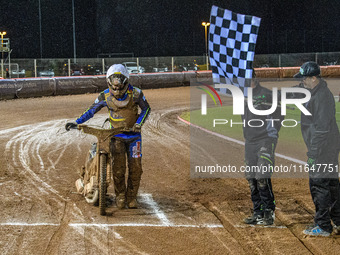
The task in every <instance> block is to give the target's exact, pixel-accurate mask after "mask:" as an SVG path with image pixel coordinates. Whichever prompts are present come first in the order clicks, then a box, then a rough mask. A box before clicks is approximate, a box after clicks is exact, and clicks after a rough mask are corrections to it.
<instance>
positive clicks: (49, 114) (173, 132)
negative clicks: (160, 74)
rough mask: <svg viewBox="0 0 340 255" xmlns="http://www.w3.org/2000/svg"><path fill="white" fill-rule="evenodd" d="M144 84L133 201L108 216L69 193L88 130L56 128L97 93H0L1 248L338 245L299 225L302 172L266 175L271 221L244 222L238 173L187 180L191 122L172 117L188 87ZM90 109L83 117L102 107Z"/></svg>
mask: <svg viewBox="0 0 340 255" xmlns="http://www.w3.org/2000/svg"><path fill="white" fill-rule="evenodd" d="M144 93H145V95H146V97H147V99H148V101H149V103H150V105H151V107H152V113H151V115H150V118H149V120H148V122H147V124H146V125H145V126H144V127H143V170H144V174H143V176H142V183H141V188H140V194H139V202H140V208H139V209H135V210H128V209H125V210H120V211H118V210H117V209H116V208H115V207H114V206H112V207H110V208H109V211H110V213H109V215H108V216H100V215H99V210H98V208H97V207H93V206H90V205H88V204H87V203H86V202H85V200H84V199H83V198H82V197H81V196H80V195H78V194H76V193H75V192H76V190H75V186H74V182H75V180H76V179H77V178H78V174H77V170H78V169H79V168H80V167H81V166H82V165H83V164H84V161H85V157H86V154H87V152H88V150H89V147H90V143H91V142H93V141H95V139H94V138H93V137H91V136H85V135H82V134H80V133H79V132H78V131H71V132H65V131H64V125H65V123H66V122H67V121H68V120H73V119H75V118H76V117H77V116H79V115H80V114H81V113H82V112H83V111H84V110H85V109H86V108H87V107H88V106H89V105H91V104H92V102H93V101H94V99H95V98H96V94H88V95H77V96H62V97H50V98H37V99H20V100H12V101H2V102H0V109H1V126H0V148H1V151H2V152H3V153H2V155H1V157H0V167H1V168H0V206H1V211H0V236H1V238H0V253H1V254H187V255H188V254H338V252H339V250H340V239H338V238H337V237H336V236H332V237H330V238H311V237H305V236H304V235H303V234H302V230H303V229H304V228H305V226H306V224H309V223H311V222H312V218H313V214H314V208H313V203H312V200H311V197H310V193H309V188H308V180H305V179H274V180H273V189H274V192H275V195H276V201H277V210H276V220H275V225H273V226H271V227H260V226H257V227H254V226H247V225H245V224H243V223H242V219H243V218H244V217H245V216H247V215H248V214H249V213H250V208H251V207H252V205H251V201H250V194H249V188H248V185H247V183H246V181H245V180H244V179H190V173H189V155H190V139H189V135H190V134H189V127H188V126H187V125H186V124H184V123H182V122H180V121H179V120H178V119H177V116H178V114H180V113H181V112H182V111H183V110H186V109H188V108H189V88H174V89H159V90H146V91H144ZM97 115H98V116H97V117H96V118H95V119H93V120H91V121H90V124H97V123H98V122H100V120H102V119H104V118H105V117H106V110H105V109H103V110H102V111H101V112H100V113H98V114H97ZM219 142H221V141H217V140H216V143H214V146H219V144H218V143H219ZM223 142H224V143H226V142H227V141H223ZM198 146H202V149H205V150H206V151H207V153H208V152H209V150H208V147H206V146H209V145H198ZM203 147H204V148H203ZM230 148H231V149H230V151H228V152H226V156H227V157H230V159H231V161H232V163H233V164H235V165H241V164H243V151H244V148H243V147H242V146H241V145H237V144H233V143H231V142H230ZM284 150H285V148H281V151H279V152H280V153H284ZM286 150H288V149H286ZM303 154H304V153H301V155H303ZM299 159H300V160H304V158H303V157H302V158H299ZM277 163H278V164H280V163H281V164H286V163H287V161H284V160H280V159H278V160H277ZM111 192H112V190H111Z"/></svg>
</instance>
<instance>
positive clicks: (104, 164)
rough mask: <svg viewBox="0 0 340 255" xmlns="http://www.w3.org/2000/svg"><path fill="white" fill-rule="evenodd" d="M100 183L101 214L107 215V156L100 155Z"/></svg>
mask: <svg viewBox="0 0 340 255" xmlns="http://www.w3.org/2000/svg"><path fill="white" fill-rule="evenodd" d="M99 171H100V178H99V180H100V183H99V212H100V215H105V214H106V211H105V208H106V174H107V155H106V154H101V155H100V169H99Z"/></svg>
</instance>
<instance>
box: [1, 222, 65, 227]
mask: <svg viewBox="0 0 340 255" xmlns="http://www.w3.org/2000/svg"><path fill="white" fill-rule="evenodd" d="M0 226H20V227H26V226H27V227H39V226H57V227H58V226H60V224H56V223H44V222H38V223H25V222H2V223H0Z"/></svg>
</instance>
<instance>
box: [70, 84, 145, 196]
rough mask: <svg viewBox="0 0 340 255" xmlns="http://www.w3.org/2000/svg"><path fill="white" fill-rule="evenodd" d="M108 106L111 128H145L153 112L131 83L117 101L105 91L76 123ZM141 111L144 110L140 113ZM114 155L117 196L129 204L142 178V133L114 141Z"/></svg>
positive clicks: (134, 133)
mask: <svg viewBox="0 0 340 255" xmlns="http://www.w3.org/2000/svg"><path fill="white" fill-rule="evenodd" d="M103 107H107V108H108V110H109V111H110V119H109V120H110V126H111V127H112V128H119V127H125V128H127V129H131V128H133V127H134V125H135V124H137V125H140V126H141V125H143V124H144V122H145V120H146V119H147V116H148V115H149V113H150V106H149V104H148V102H147V100H146V99H145V97H144V95H143V92H142V91H141V90H140V89H138V88H135V87H133V86H131V85H130V84H129V86H128V89H127V91H126V93H125V94H124V95H123V96H122V97H121V98H118V99H117V98H115V97H114V96H113V95H112V94H111V93H110V90H109V89H106V90H104V91H103V92H101V93H100V94H99V96H98V98H97V99H96V100H95V102H94V103H93V104H92V105H91V106H90V107H89V108H88V109H87V110H86V111H85V112H84V113H83V114H82V115H81V116H80V117H79V118H78V119H77V120H76V122H77V124H81V123H84V122H85V121H87V120H89V119H90V118H92V117H93V116H94V114H96V113H97V112H98V111H100V110H101V109H102V108H103ZM138 108H140V109H141V112H140V114H138ZM111 153H112V156H113V162H112V164H111V165H112V166H113V167H112V170H113V177H114V184H115V193H116V196H119V195H120V196H123V195H124V196H125V197H126V199H127V202H129V201H132V200H133V199H135V198H136V196H137V193H138V188H139V184H140V180H141V175H142V172H143V171H142V163H141V159H142V140H141V133H140V132H124V133H122V134H118V135H116V136H115V137H114V138H112V140H111ZM126 157H127V162H128V169H129V174H128V181H127V188H126V184H125V172H126Z"/></svg>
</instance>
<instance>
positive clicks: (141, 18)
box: [0, 0, 340, 58]
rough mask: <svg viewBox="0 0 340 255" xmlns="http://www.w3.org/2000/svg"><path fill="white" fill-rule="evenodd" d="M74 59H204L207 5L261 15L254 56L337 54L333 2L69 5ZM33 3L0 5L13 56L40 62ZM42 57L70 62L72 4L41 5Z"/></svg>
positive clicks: (97, 1)
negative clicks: (127, 55)
mask: <svg viewBox="0 0 340 255" xmlns="http://www.w3.org/2000/svg"><path fill="white" fill-rule="evenodd" d="M74 2H75V20H76V22H75V23H76V49H77V57H78V58H87V57H88V58H92V57H97V54H99V53H133V54H134V56H137V57H147V56H190V55H203V54H204V51H205V42H204V27H203V26H202V25H201V22H202V21H209V17H210V10H211V6H212V5H213V4H214V5H217V6H219V7H221V8H226V9H229V10H232V11H234V12H238V13H242V14H249V15H255V16H258V17H260V18H262V21H261V26H260V31H259V37H258V41H257V46H256V54H267V53H268V54H270V53H299V52H332V51H340V33H339V31H340V30H339V27H340V1H339V0H309V1H307V0H301V1H297V0H281V1H278V0H271V1H263V0H223V1H211V0H172V1H161V0H159V1H154V0H139V1H136V0H118V1H114V0H74ZM38 3H39V1H38V0H7V1H4V0H0V8H1V9H0V10H1V11H0V30H1V31H6V32H7V35H6V36H5V37H8V38H10V39H11V48H12V49H13V51H12V55H11V56H12V58H40V37H39V35H40V33H39V15H38V14H39V7H38V6H39V5H38ZM41 13H42V38H43V39H42V42H43V43H42V57H43V58H72V57H73V30H72V29H73V27H72V0H59V1H55V0H54V1H52V0H41Z"/></svg>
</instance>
